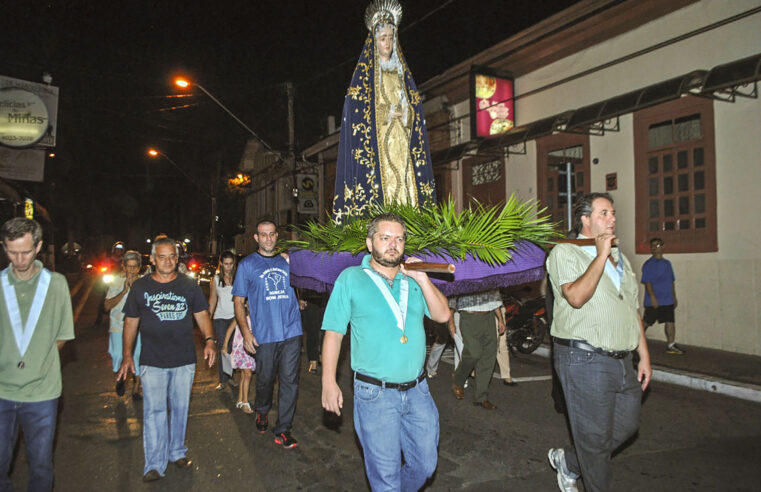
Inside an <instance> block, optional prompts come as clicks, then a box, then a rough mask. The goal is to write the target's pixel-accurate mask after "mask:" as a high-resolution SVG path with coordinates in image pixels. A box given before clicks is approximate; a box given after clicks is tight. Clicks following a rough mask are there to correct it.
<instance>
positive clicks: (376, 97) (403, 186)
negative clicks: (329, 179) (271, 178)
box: [333, 0, 436, 224]
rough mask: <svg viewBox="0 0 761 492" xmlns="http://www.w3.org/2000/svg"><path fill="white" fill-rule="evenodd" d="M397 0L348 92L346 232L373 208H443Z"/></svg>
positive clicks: (342, 178) (372, 35) (341, 169)
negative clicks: (402, 37)
mask: <svg viewBox="0 0 761 492" xmlns="http://www.w3.org/2000/svg"><path fill="white" fill-rule="evenodd" d="M401 17H402V7H401V5H399V2H398V1H397V0H374V1H373V3H371V4H370V5H369V6H368V7H367V9H366V11H365V25H366V26H367V29H368V30H369V31H370V32H369V34H368V36H367V40H366V41H365V45H364V48H363V50H362V54H361V55H360V57H359V61H358V62H357V67H356V68H355V69H354V75H353V76H352V80H351V85H350V86H349V89H348V91H347V92H346V98H345V100H344V108H343V115H342V119H341V135H340V141H339V150H338V163H337V165H336V184H335V196H334V197H333V219H334V220H335V221H336V222H337V223H339V224H346V223H348V222H350V221H351V220H352V218H353V217H361V216H363V215H365V214H366V213H367V211H368V208H369V206H370V205H371V204H372V203H379V204H388V203H391V202H396V203H403V204H409V205H413V206H416V207H421V206H428V205H434V204H435V202H436V197H435V185H434V180H433V171H432V169H431V160H430V152H429V149H428V133H427V131H426V128H425V118H424V115H423V107H422V102H421V98H420V93H419V92H418V90H417V87H416V86H415V81H414V80H413V79H412V74H411V73H410V71H409V68H408V67H407V64H406V62H405V61H404V56H403V55H402V50H401V47H400V45H399V37H398V27H399V21H400V20H401Z"/></svg>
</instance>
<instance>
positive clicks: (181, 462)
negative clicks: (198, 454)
mask: <svg viewBox="0 0 761 492" xmlns="http://www.w3.org/2000/svg"><path fill="white" fill-rule="evenodd" d="M172 463H174V466H176V467H177V468H187V467H189V466H190V465H192V464H193V462H192V461H191V460H189V459H187V458H180V459H178V460H177V461H173V462H172Z"/></svg>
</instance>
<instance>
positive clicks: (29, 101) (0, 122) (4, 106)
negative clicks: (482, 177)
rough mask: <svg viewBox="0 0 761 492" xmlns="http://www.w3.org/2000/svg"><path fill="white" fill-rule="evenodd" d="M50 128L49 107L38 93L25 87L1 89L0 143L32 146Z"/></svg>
mask: <svg viewBox="0 0 761 492" xmlns="http://www.w3.org/2000/svg"><path fill="white" fill-rule="evenodd" d="M47 130H48V108H47V107H46V106H45V103H44V102H42V99H40V97H39V96H38V95H37V94H33V93H31V92H29V91H27V90H24V89H17V88H15V87H6V88H5V89H0V144H3V145H6V146H8V147H13V148H22V147H30V146H32V145H34V144H36V143H37V142H39V141H40V140H41V139H42V137H44V136H45V132H47Z"/></svg>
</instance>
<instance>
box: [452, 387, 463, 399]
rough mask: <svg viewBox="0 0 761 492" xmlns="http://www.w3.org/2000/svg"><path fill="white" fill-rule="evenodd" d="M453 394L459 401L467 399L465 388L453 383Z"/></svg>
mask: <svg viewBox="0 0 761 492" xmlns="http://www.w3.org/2000/svg"><path fill="white" fill-rule="evenodd" d="M452 393H454V397H455V398H457V399H458V400H462V399H463V398H465V388H463V387H462V386H458V385H457V383H452Z"/></svg>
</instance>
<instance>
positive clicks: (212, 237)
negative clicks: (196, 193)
mask: <svg viewBox="0 0 761 492" xmlns="http://www.w3.org/2000/svg"><path fill="white" fill-rule="evenodd" d="M220 166H221V163H220V161H219V159H217V172H216V176H213V177H212V180H211V228H210V231H209V254H212V255H215V254H217V190H218V189H219V178H220V172H221V170H220Z"/></svg>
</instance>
